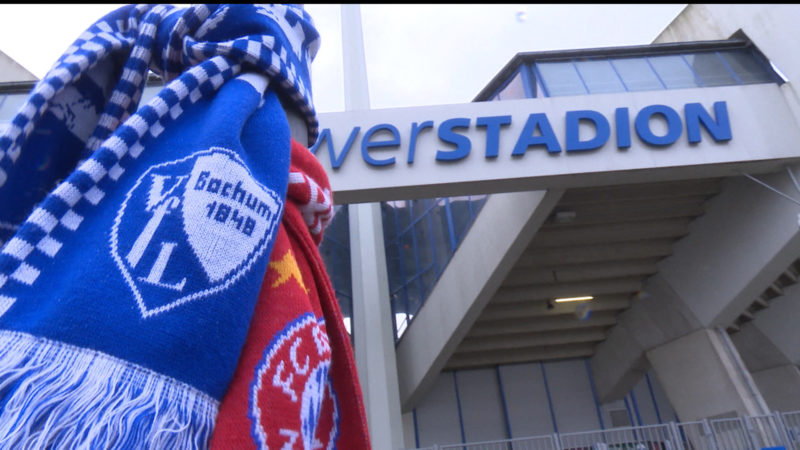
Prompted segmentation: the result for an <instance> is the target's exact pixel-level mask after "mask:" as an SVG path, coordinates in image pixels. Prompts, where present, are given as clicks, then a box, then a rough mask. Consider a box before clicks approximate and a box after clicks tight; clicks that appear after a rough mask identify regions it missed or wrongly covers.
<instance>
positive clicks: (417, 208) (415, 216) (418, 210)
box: [411, 198, 428, 221]
mask: <svg viewBox="0 0 800 450" xmlns="http://www.w3.org/2000/svg"><path fill="white" fill-rule="evenodd" d="M426 212H428V200H427V199H424V198H421V199H417V200H411V213H412V215H411V217H412V220H413V221H417V220H419V218H420V217H422V216H423V215H424V214H425V213H426Z"/></svg>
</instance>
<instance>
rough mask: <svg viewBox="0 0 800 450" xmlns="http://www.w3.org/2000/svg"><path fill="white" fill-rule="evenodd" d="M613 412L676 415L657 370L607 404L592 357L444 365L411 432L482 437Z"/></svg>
mask: <svg viewBox="0 0 800 450" xmlns="http://www.w3.org/2000/svg"><path fill="white" fill-rule="evenodd" d="M612 413H613V414H614V415H615V416H617V417H620V415H622V416H626V417H627V418H628V422H629V423H625V424H622V426H625V425H629V424H630V425H652V424H658V423H667V422H670V421H675V420H676V416H675V412H674V409H673V407H672V405H670V403H669V401H668V400H667V399H666V396H665V395H664V392H663V390H662V388H661V386H660V385H659V384H658V381H657V380H656V377H655V376H652V375H651V374H648V376H646V377H642V380H641V381H640V382H639V383H638V384H637V385H636V386H635V387H634V388H633V389H632V390H631V391H630V392H629V393H628V395H626V396H625V398H624V399H623V400H619V401H616V402H613V403H609V404H605V405H600V404H598V403H597V402H596V401H595V395H594V388H593V384H592V379H591V374H590V371H589V370H588V364H587V360H585V359H571V360H563V361H552V362H545V363H528V364H512V365H502V366H498V367H497V368H486V369H472V370H458V371H448V372H442V373H441V374H439V376H438V378H437V379H436V383H435V385H434V387H433V388H432V389H431V390H430V391H429V392H428V393H427V395H426V396H425V397H424V398H423V399H422V400H421V401H420V402H419V404H418V406H417V407H416V408H415V409H414V410H413V412H412V413H411V415H412V417H413V416H414V415H415V416H416V418H415V420H405V421H404V426H405V427H406V429H405V430H404V432H405V435H406V436H407V437H406V444H407V446H408V447H411V446H412V445H414V444H418V445H419V446H421V447H422V446H430V445H433V444H439V445H442V444H453V443H460V442H479V441H488V440H498V439H507V438H520V437H526V436H537V435H545V434H551V433H553V432H559V433H569V432H576V431H589V430H599V429H608V428H612V418H611V417H612ZM410 427H411V429H409V428H410ZM462 436H463V439H464V440H463V441H462Z"/></svg>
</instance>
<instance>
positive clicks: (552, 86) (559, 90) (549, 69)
mask: <svg viewBox="0 0 800 450" xmlns="http://www.w3.org/2000/svg"><path fill="white" fill-rule="evenodd" d="M536 67H537V68H538V69H539V73H540V74H541V76H542V82H543V83H544V85H545V86H546V87H547V93H548V94H549V95H550V97H557V96H559V95H580V94H585V93H586V88H585V87H584V86H583V82H582V81H581V79H580V77H578V72H577V71H576V70H575V66H573V65H572V63H571V62H545V63H536Z"/></svg>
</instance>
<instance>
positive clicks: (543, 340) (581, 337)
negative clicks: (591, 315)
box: [456, 326, 606, 355]
mask: <svg viewBox="0 0 800 450" xmlns="http://www.w3.org/2000/svg"><path fill="white" fill-rule="evenodd" d="M605 338H606V331H605V327H603V326H600V327H594V328H585V329H577V330H565V331H562V330H557V331H548V332H545V333H523V334H514V335H511V336H486V337H471V336H467V337H466V338H464V340H463V341H462V342H461V345H459V346H458V350H457V352H456V355H458V354H460V353H469V352H480V351H494V350H511V349H516V348H525V347H544V346H549V345H563V344H570V343H575V342H599V341H602V340H603V339H605Z"/></svg>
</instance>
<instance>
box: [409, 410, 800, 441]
mask: <svg viewBox="0 0 800 450" xmlns="http://www.w3.org/2000/svg"><path fill="white" fill-rule="evenodd" d="M456 449H458V450H764V449H769V450H778V449H781V450H800V411H793V412H784V413H781V412H775V413H773V414H770V415H764V416H743V417H736V418H731V419H713V420H708V419H704V420H700V421H696V422H680V423H675V422H670V423H667V424H661V425H645V426H638V427H625V428H611V429H608V430H596V431H582V432H577V433H554V434H551V435H544V436H532V437H525V438H516V439H503V440H497V441H485V442H472V443H464V444H448V445H434V446H432V447H421V448H419V449H418V450H456Z"/></svg>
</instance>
